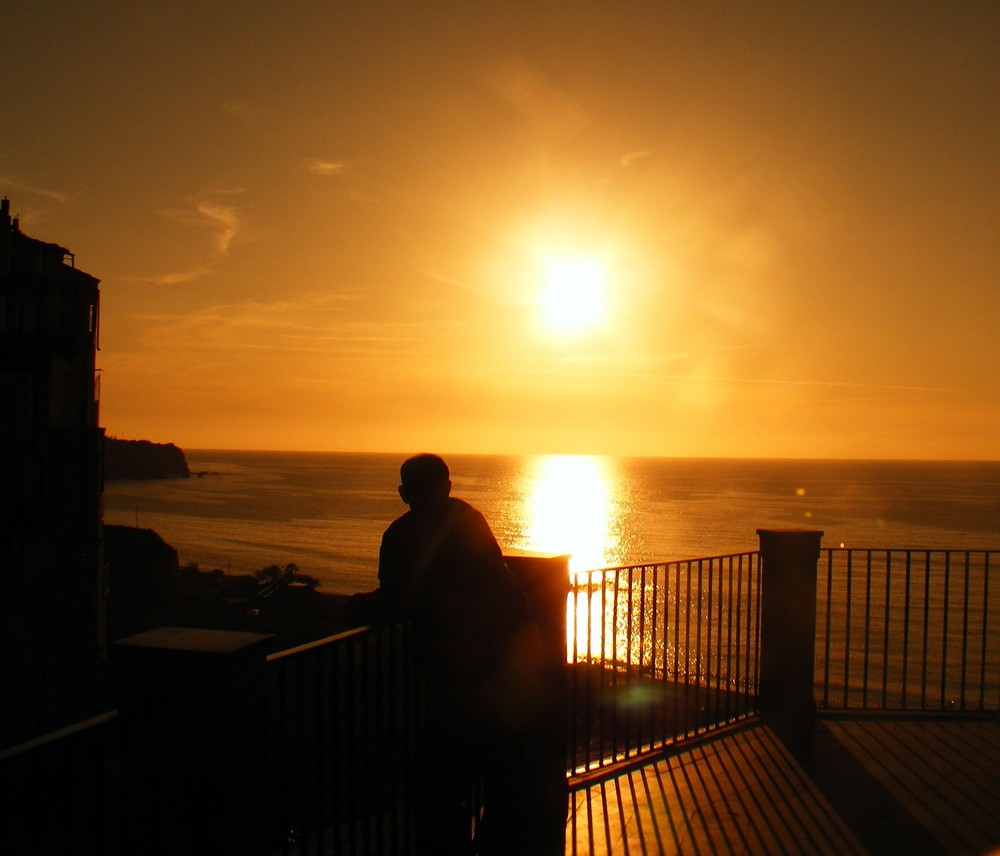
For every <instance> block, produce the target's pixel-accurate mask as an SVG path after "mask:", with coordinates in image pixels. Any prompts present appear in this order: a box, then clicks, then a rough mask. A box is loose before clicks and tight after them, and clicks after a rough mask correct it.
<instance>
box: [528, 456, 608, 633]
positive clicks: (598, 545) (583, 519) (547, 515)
mask: <svg viewBox="0 0 1000 856" xmlns="http://www.w3.org/2000/svg"><path fill="white" fill-rule="evenodd" d="M527 479H528V484H529V488H528V490H527V492H526V493H527V496H528V521H529V524H528V539H529V544H530V549H531V550H534V551H538V552H544V553H557V554H564V555H565V554H569V556H570V562H569V568H570V574H571V575H572V574H574V573H577V572H580V571H586V570H591V569H594V568H601V567H605V566H608V565H610V564H614V563H615V559H614V557H615V556H616V554H617V548H618V535H617V534H616V533H617V532H619V531H620V528H621V527H620V526H618V525H616V524H617V522H618V520H617V518H618V516H619V515H620V514H621V507H622V503H621V496H620V494H621V491H622V485H621V481H620V476H619V474H618V473H617V471H615V469H614V467H613V464H612V463H611V462H610V461H609V460H608V459H607V458H603V457H594V456H589V455H546V456H540V457H538V458H536V459H534V460H533V463H532V469H531V470H530V471H529V474H528V476H527ZM574 604H575V606H574ZM574 610H575V612H576V615H575V616H574V615H573V612H574ZM603 623H604V609H603V597H602V594H601V593H600V592H594V593H591V595H590V596H589V597H580V598H573V599H572V600H571V601H570V602H569V603H568V604H567V615H566V624H567V637H568V638H567V648H568V650H572V648H573V638H572V635H573V633H574V630H573V628H574V627H575V628H576V630H575V633H576V637H577V638H576V648H577V650H579V651H585V650H588V649H590V650H598V649H599V648H600V644H601V643H600V639H601V633H602V628H603ZM588 634H589V636H590V645H589V646H588V644H587V642H588V640H587V636H588Z"/></svg>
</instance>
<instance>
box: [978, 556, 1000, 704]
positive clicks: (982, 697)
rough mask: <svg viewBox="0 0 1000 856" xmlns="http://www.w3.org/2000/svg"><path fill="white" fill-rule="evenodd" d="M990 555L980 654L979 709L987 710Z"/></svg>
mask: <svg viewBox="0 0 1000 856" xmlns="http://www.w3.org/2000/svg"><path fill="white" fill-rule="evenodd" d="M989 615H990V554H989V553H988V552H984V553H983V636H982V643H981V649H980V652H979V709H980V710H986V655H987V651H988V649H987V646H986V640H987V639H989V637H990V629H991V628H990V622H989ZM997 707H1000V681H998V682H997Z"/></svg>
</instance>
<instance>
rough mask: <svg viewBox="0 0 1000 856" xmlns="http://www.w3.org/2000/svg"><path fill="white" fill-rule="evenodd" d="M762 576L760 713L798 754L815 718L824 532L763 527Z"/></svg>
mask: <svg viewBox="0 0 1000 856" xmlns="http://www.w3.org/2000/svg"><path fill="white" fill-rule="evenodd" d="M757 535H758V536H759V538H760V554H761V560H762V564H763V569H762V572H761V619H760V715H761V719H762V721H763V722H765V723H766V724H767V725H769V726H770V727H771V728H772V729H773V730H774V732H775V734H776V735H777V736H778V737H780V738H781V739H782V740H783V741H784V742H785V743H786V744H787V745H788V746H789V748H790V749H792V750H793V751H795V750H798V749H801V748H803V747H804V746H805V745H806V742H807V741H808V737H809V734H810V730H811V727H812V723H813V718H814V715H815V707H816V703H815V698H814V689H813V683H814V672H815V655H816V565H817V562H818V561H819V552H820V540H821V539H822V537H823V533H822V532H820V531H817V530H805V529H758V530H757Z"/></svg>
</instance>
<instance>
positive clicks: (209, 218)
mask: <svg viewBox="0 0 1000 856" xmlns="http://www.w3.org/2000/svg"><path fill="white" fill-rule="evenodd" d="M242 192H243V191H242V189H239V190H216V191H211V194H210V195H212V196H219V195H233V194H237V193H242ZM210 195H209V194H206V195H203V196H202V197H201V198H199V199H197V200H196V201H195V202H194V203H193V209H187V210H175V211H166V212H164V216H166V217H168V218H169V219H171V220H173V221H175V222H177V223H184V224H187V225H190V226H200V227H206V228H208V229H210V230H212V231H213V232H214V238H213V243H214V245H215V249H216V250H218V252H219V253H220V254H222V255H226V254H228V253H229V249H230V247H231V246H232V243H233V239H234V238H235V237H236V235H237V234H239V231H240V228H241V225H242V224H241V222H240V217H239V212H238V210H237V208H236V207H235V206H233V205H223V204H222V203H219V202H216V201H214V200H213V199H211V198H210Z"/></svg>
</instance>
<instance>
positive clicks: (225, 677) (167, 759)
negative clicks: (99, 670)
mask: <svg viewBox="0 0 1000 856" xmlns="http://www.w3.org/2000/svg"><path fill="white" fill-rule="evenodd" d="M270 638H271V636H270V634H264V633H240V632H235V631H227V630H201V629H194V628H188V627H161V628H158V629H157V630H150V631H148V632H146V633H140V634H138V635H136V636H131V637H129V638H128V639H123V640H121V641H119V642H117V643H115V645H114V649H113V652H112V653H113V664H114V666H115V668H116V670H117V672H118V683H119V687H120V695H121V700H120V710H121V720H122V728H123V743H124V745H123V759H124V763H125V769H124V771H123V773H124V778H125V781H124V788H125V791H126V793H125V797H126V809H125V811H126V816H125V817H123V820H124V822H125V827H126V839H127V840H126V841H125V842H124V846H125V848H126V849H128V850H130V851H131V852H135V853H139V852H142V853H150V854H175V853H212V854H232V856H237V854H239V856H245V854H249V855H250V856H252V854H255V853H266V852H267V840H266V828H265V822H264V818H265V814H266V804H265V800H264V795H265V792H266V787H267V783H266V781H265V776H266V770H265V764H264V757H265V756H264V688H265V685H264V681H265V665H266V650H265V647H266V646H265V644H264V643H265V642H266V641H267V640H268V639H270Z"/></svg>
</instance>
